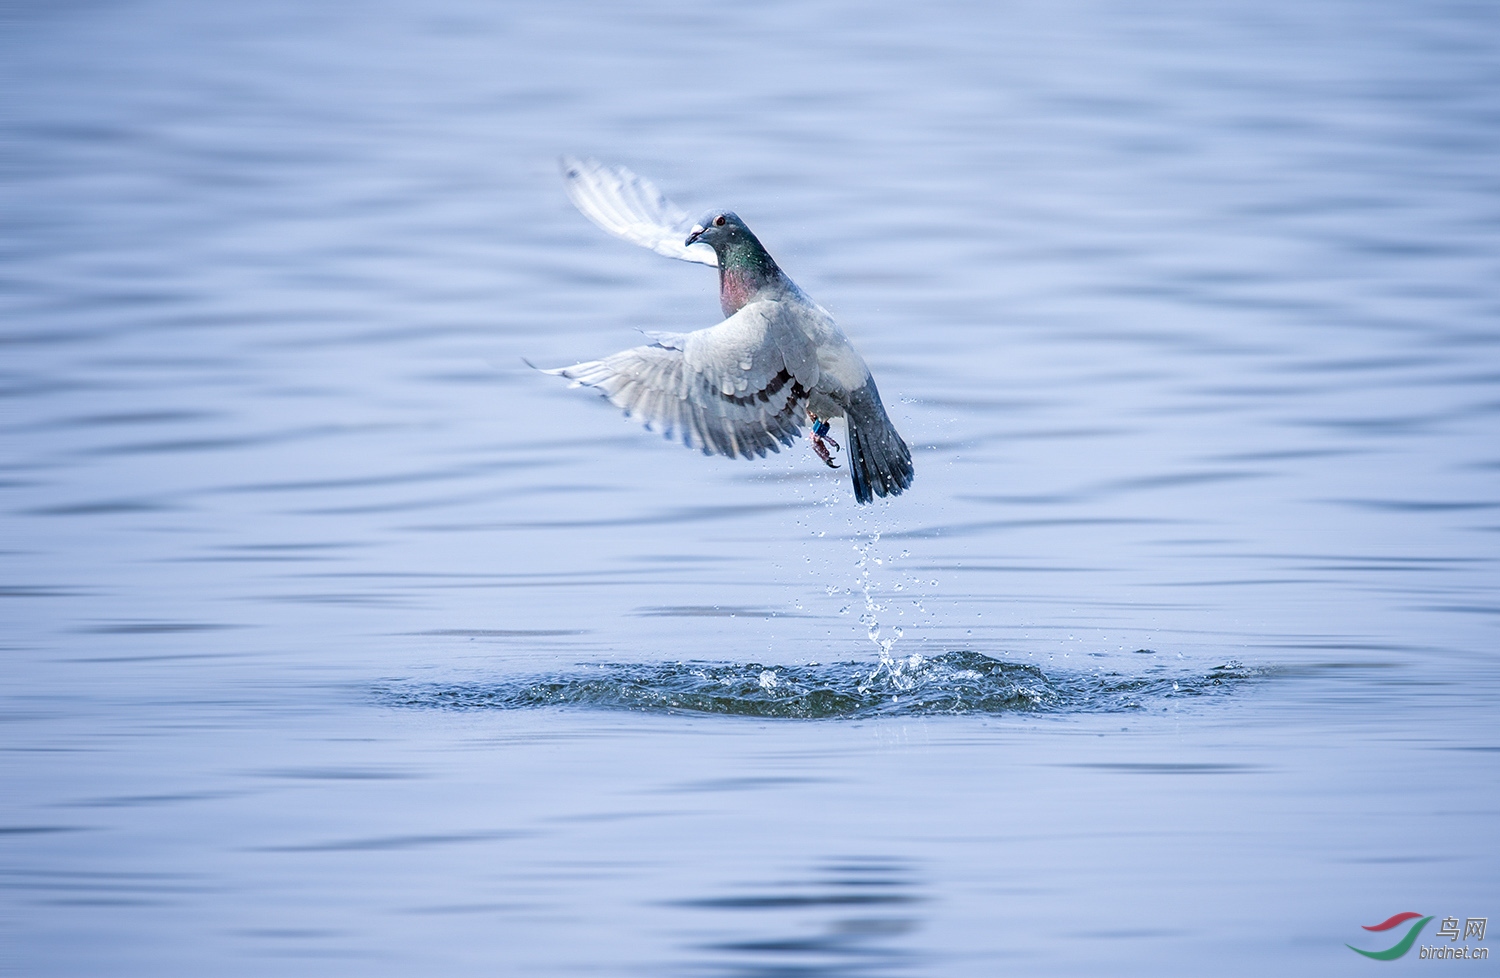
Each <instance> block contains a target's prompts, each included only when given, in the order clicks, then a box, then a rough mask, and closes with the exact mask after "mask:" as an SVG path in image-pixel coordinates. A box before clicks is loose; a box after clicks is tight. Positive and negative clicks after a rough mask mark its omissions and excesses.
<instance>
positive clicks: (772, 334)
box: [544, 302, 818, 458]
mask: <svg viewBox="0 0 1500 978" xmlns="http://www.w3.org/2000/svg"><path fill="white" fill-rule="evenodd" d="M786 314H787V313H786V309H785V307H784V306H783V305H782V304H779V303H774V302H752V303H750V304H749V305H747V306H745V307H744V308H743V309H741V310H740V311H739V312H737V313H735V314H734V315H733V316H730V317H729V318H728V319H726V320H724V321H723V322H722V323H719V324H718V325H717V326H712V327H709V328H708V329H700V330H697V331H696V332H692V333H655V334H652V335H653V337H654V339H655V340H656V342H654V343H652V344H651V345H649V346H638V347H636V348H635V349H632V350H623V351H621V352H619V353H616V354H614V355H613V356H608V357H605V358H604V359H602V360H592V361H590V362H588V363H580V364H576V365H574V366H572V367H561V368H558V369H556V370H547V371H544V373H549V374H554V375H556V376H559V377H567V378H568V379H570V380H572V381H573V386H575V387H579V386H582V387H594V388H597V389H598V390H599V391H600V392H601V393H603V394H604V396H605V397H607V398H609V401H610V403H611V404H614V405H615V406H616V407H618V408H620V409H622V410H623V411H624V412H625V414H626V416H627V417H632V418H635V419H636V420H638V421H641V422H642V423H644V424H645V425H646V427H648V428H658V429H660V430H661V431H662V433H663V434H664V435H665V436H666V437H667V438H670V439H676V440H680V441H681V442H682V443H683V444H684V445H686V446H688V447H689V448H697V449H699V450H701V451H702V452H703V454H705V455H714V454H718V455H727V456H729V457H731V458H733V457H735V456H740V457H742V458H750V457H752V456H762V457H763V456H764V455H765V454H766V451H767V450H768V449H769V450H770V451H773V452H779V451H781V446H782V445H790V444H791V443H792V439H793V438H796V437H797V436H798V435H799V434H801V432H802V425H803V423H804V422H805V420H806V417H807V397H808V392H809V391H811V390H812V389H813V386H814V385H815V384H816V383H817V381H818V375H817V370H818V367H817V357H816V355H815V354H814V353H813V351H811V350H810V349H809V346H810V344H809V342H808V340H807V337H806V335H805V334H804V333H802V332H801V331H800V330H797V329H795V328H793V327H792V326H791V324H789V323H787V322H786V320H785V316H786Z"/></svg>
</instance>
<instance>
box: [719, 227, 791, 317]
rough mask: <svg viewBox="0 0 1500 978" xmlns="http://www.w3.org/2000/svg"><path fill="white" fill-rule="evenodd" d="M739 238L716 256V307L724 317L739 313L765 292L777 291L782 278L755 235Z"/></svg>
mask: <svg viewBox="0 0 1500 978" xmlns="http://www.w3.org/2000/svg"><path fill="white" fill-rule="evenodd" d="M740 234H741V236H740V237H739V239H738V240H736V241H731V242H729V243H727V244H726V245H725V246H724V250H723V251H721V252H719V306H720V307H721V308H722V309H723V310H724V315H726V316H733V315H734V314H735V313H736V312H739V310H740V309H741V308H743V307H744V306H745V304H746V303H749V302H751V301H753V300H754V299H755V297H756V295H758V294H759V293H760V292H762V291H764V290H765V289H767V288H774V287H779V286H780V285H781V283H782V280H783V278H784V276H783V275H782V274H781V269H780V268H778V267H777V265H776V262H775V261H774V260H773V259H772V258H771V256H770V255H768V254H766V249H765V248H763V247H761V243H760V242H759V241H757V240H756V239H755V235H753V234H751V233H750V232H749V231H748V230H747V231H742V232H740Z"/></svg>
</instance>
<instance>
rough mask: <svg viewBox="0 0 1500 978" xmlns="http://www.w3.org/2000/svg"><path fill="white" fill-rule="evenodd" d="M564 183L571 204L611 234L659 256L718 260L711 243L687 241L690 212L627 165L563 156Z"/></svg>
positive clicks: (708, 262)
mask: <svg viewBox="0 0 1500 978" xmlns="http://www.w3.org/2000/svg"><path fill="white" fill-rule="evenodd" d="M562 169H563V182H564V185H565V186H566V187H567V188H568V197H569V199H571V200H572V201H573V206H574V207H577V208H578V209H579V210H580V211H582V212H583V215H584V216H585V217H587V218H588V219H589V220H591V221H593V222H594V223H595V224H597V225H599V226H600V227H601V228H603V229H604V230H606V231H608V232H609V233H610V234H613V235H617V236H619V237H621V238H624V239H625V240H626V241H630V242H632V243H634V244H638V245H641V246H642V247H645V248H650V249H651V250H652V251H654V252H656V253H657V254H658V255H666V256H667V257H668V258H678V259H681V260H682V261H694V262H698V263H700V264H703V265H718V261H717V260H716V259H715V258H714V250H713V249H712V248H710V247H709V246H708V245H699V244H695V245H693V246H691V247H688V246H687V245H684V244H683V243H682V242H683V239H685V238H686V237H687V236H688V232H689V231H690V230H691V229H692V220H691V219H690V218H689V217H688V214H687V212H686V211H684V210H682V208H680V207H678V206H677V205H676V204H674V203H672V202H671V201H670V200H668V199H667V198H666V197H665V196H664V195H663V194H662V192H661V191H660V190H658V189H656V185H655V184H653V183H652V182H651V181H650V180H647V179H645V178H643V177H638V176H636V175H635V174H634V173H632V172H630V171H629V170H627V169H625V167H623V166H615V167H609V166H605V165H604V164H602V163H600V162H599V161H598V160H580V159H576V158H574V157H571V156H564V157H563V158H562Z"/></svg>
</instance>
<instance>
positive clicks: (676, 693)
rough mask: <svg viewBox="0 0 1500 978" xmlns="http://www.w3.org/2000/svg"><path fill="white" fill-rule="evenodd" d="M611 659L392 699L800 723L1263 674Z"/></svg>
mask: <svg viewBox="0 0 1500 978" xmlns="http://www.w3.org/2000/svg"><path fill="white" fill-rule="evenodd" d="M868 669H869V665H868V663H860V662H842V663H831V664H827V665H823V664H816V663H814V664H808V665H805V666H768V665H764V664H762V663H747V664H742V665H741V664H722V663H705V662H677V663H665V664H638V665H628V664H602V665H597V666H593V667H580V671H579V672H577V673H574V674H571V675H564V676H556V677H543V678H535V677H532V678H521V679H514V680H501V681H497V682H472V683H454V684H409V685H408V684H395V685H391V686H387V687H382V688H381V689H379V690H377V695H378V696H379V697H380V698H381V699H382V700H384V701H385V702H387V703H390V704H392V705H396V706H405V707H430V708H446V709H525V708H534V707H568V706H572V707H592V708H600V709H624V710H636V711H642V712H648V713H700V714H715V715H723V716H755V717H783V718H801V719H834V718H849V719H855V718H862V717H874V716H899V715H941V714H949V715H961V714H990V715H1003V714H1015V713H1023V714H1024V713H1099V712H1120V711H1134V710H1143V709H1150V708H1152V707H1154V706H1158V705H1160V704H1163V703H1165V702H1167V701H1170V700H1175V699H1182V698H1188V697H1202V696H1213V695H1223V694H1227V693H1229V692H1231V691H1232V690H1234V689H1235V688H1237V687H1239V686H1242V685H1244V684H1245V683H1246V682H1248V681H1250V680H1252V679H1253V678H1255V677H1257V676H1258V675H1261V674H1260V673H1258V672H1256V671H1254V670H1250V669H1247V668H1245V667H1243V666H1241V665H1239V664H1238V663H1234V662H1230V663H1226V664H1224V665H1221V666H1218V667H1216V668H1214V669H1211V670H1209V671H1208V672H1207V673H1204V674H1196V675H1183V674H1177V675H1161V674H1151V675H1144V676H1142V675H1137V676H1129V675H1124V674H1120V673H1090V674H1061V673H1059V674H1051V675H1049V674H1047V673H1044V672H1043V671H1042V670H1041V669H1038V668H1037V667H1036V666H1033V665H1028V664H1025V663H1016V662H1006V661H1004V660H1001V659H995V658H992V657H990V656H987V655H982V654H980V653H978V652H947V653H944V654H942V655H935V656H931V657H923V656H920V655H911V656H908V657H906V658H905V659H902V660H893V665H892V666H891V667H887V666H886V665H885V664H884V663H882V664H881V666H880V667H879V668H877V669H876V670H875V672H873V673H871V672H868Z"/></svg>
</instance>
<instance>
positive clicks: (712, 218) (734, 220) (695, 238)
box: [683, 211, 760, 255]
mask: <svg viewBox="0 0 1500 978" xmlns="http://www.w3.org/2000/svg"><path fill="white" fill-rule="evenodd" d="M746 239H748V240H750V241H755V235H753V234H751V233H750V229H749V228H747V227H745V222H744V221H742V220H740V216H739V215H738V214H736V213H735V212H734V211H710V212H709V213H708V214H706V215H704V217H703V220H701V221H699V222H698V223H697V224H694V225H693V230H692V233H691V234H689V235H688V237H687V241H685V242H683V243H684V244H688V245H692V244H697V243H698V242H700V241H701V242H702V243H703V244H706V245H709V246H710V247H712V248H713V250H714V251H715V252H717V253H718V254H721V255H722V254H724V251H725V249H726V248H729V247H731V246H732V245H734V244H735V243H737V242H742V241H745V240H746ZM755 244H756V245H757V246H759V245H760V242H759V241H755Z"/></svg>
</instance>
